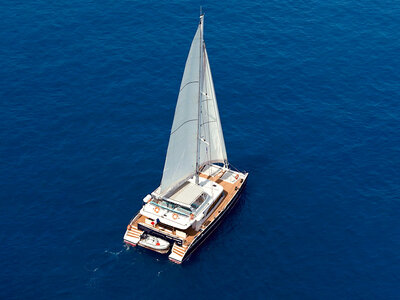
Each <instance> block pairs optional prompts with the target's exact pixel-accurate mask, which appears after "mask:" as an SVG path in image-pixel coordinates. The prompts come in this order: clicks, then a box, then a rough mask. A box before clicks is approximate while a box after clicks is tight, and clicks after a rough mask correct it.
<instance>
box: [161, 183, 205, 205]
mask: <svg viewBox="0 0 400 300" xmlns="http://www.w3.org/2000/svg"><path fill="white" fill-rule="evenodd" d="M202 194H203V189H202V188H201V187H200V186H198V185H197V184H194V183H192V182H189V181H188V182H186V183H184V184H183V185H181V186H180V187H179V189H178V190H176V191H175V192H174V193H173V194H172V195H171V196H169V197H168V200H172V202H175V203H176V204H180V205H183V206H187V207H190V205H191V204H192V203H193V202H195V201H196V200H197V199H198V198H199V197H200V196H201V195H202Z"/></svg>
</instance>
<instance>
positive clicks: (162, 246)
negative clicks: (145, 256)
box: [139, 234, 169, 251]
mask: <svg viewBox="0 0 400 300" xmlns="http://www.w3.org/2000/svg"><path fill="white" fill-rule="evenodd" d="M139 245H141V246H145V247H147V248H151V249H154V250H159V251H162V250H168V249H169V243H168V242H167V241H165V240H163V239H160V238H158V237H155V236H152V235H150V234H143V236H142V237H141V239H140V241H139Z"/></svg>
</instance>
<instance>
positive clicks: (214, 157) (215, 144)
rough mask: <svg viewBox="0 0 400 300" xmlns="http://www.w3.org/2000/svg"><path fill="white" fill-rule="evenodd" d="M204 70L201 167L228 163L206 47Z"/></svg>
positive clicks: (201, 106) (201, 116)
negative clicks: (209, 164)
mask: <svg viewBox="0 0 400 300" xmlns="http://www.w3.org/2000/svg"><path fill="white" fill-rule="evenodd" d="M203 70H204V71H203V74H204V75H203V84H202V93H201V98H200V99H201V100H200V101H201V105H200V109H201V113H200V163H199V165H200V166H201V165H205V164H207V163H225V162H226V161H227V156H226V149H225V141H224V135H223V133H222V126H221V120H220V117H219V112H218V105H217V98H216V96H215V90H214V83H213V80H212V75H211V69H210V63H209V61H208V55H207V51H206V48H205V46H204V63H203Z"/></svg>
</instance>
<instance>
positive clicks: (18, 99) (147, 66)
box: [0, 0, 400, 299]
mask: <svg viewBox="0 0 400 300" xmlns="http://www.w3.org/2000/svg"><path fill="white" fill-rule="evenodd" d="M53 2H54V1H53ZM53 2H52V1H44V0H37V1H2V2H0V208H1V209H0V241H1V247H0V258H1V259H0V298H2V299H14V298H15V299H17V298H18V299H21V298H27V299H32V298H43V299H54V298H61V299H71V298H95V297H96V298H100V299H110V298H113V299H119V298H134V299H137V298H139V299H151V298H156V297H157V298H159V297H162V298H165V299H177V298H178V299H184V298H185V299H191V298H208V299H217V298H239V297H240V298H242V297H251V298H255V299H265V298H266V299H343V298H351V299H372V298H373V299H376V298H379V299H399V298H400V255H399V253H400V171H399V169H400V136H399V132H400V104H399V103H400V102H399V101H400V72H399V70H400V58H399V53H400V2H398V1H386V0H383V1H373V0H366V1H350V0H327V1H275V0H274V1H247V2H242V1H235V0H232V1H212V2H211V1H207V2H203V3H199V2H198V1H165V2H163V1H127V0H121V1H107V0H102V1H85V0H83V1H82V0H81V1H76V0H69V1H64V0H60V1H55V2H54V3H53ZM200 4H203V8H204V10H205V13H206V15H205V39H206V43H207V48H208V54H209V58H210V63H211V68H212V71H213V77H214V83H215V88H216V92H217V98H218V103H219V109H220V113H221V119H222V125H223V129H224V133H225V142H226V145H227V151H228V158H229V160H230V162H231V163H232V164H233V165H234V166H236V167H238V168H241V169H244V170H246V171H248V172H249V173H250V177H249V181H248V184H247V187H246V190H245V191H244V193H243V196H242V198H241V200H240V202H239V203H238V205H237V206H236V207H235V209H234V210H233V212H232V214H231V215H230V216H229V217H228V218H227V219H225V222H224V223H223V224H222V225H221V226H220V227H219V229H218V230H217V231H216V232H215V233H214V234H213V235H212V236H211V237H210V239H209V240H208V241H207V242H206V243H205V244H204V245H203V247H202V248H201V249H199V250H198V251H197V252H196V253H195V254H194V255H193V256H192V257H191V258H190V260H189V261H187V262H186V263H185V264H183V265H175V264H173V263H171V262H170V261H168V259H167V257H164V256H159V255H155V254H153V253H150V252H149V251H146V250H144V249H130V250H127V249H125V248H124V246H123V243H122V237H123V233H124V231H125V228H126V225H127V224H128V222H129V220H130V219H131V217H132V216H133V215H134V214H135V213H136V212H137V211H138V210H139V209H140V207H141V199H142V198H143V196H145V195H146V194H147V193H149V192H150V191H152V190H153V189H154V188H155V187H157V186H158V184H159V182H160V179H161V172H162V168H163V163H164V157H165V152H166V147H167V143H168V135H169V130H170V126H171V122H172V118H173V112H174V108H175V103H176V98H177V93H178V89H179V84H180V80H181V76H182V71H183V67H184V63H185V60H186V55H187V53H188V49H189V46H190V42H191V39H192V37H193V35H194V32H195V30H196V26H197V22H198V10H199V5H200Z"/></svg>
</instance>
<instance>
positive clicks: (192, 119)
mask: <svg viewBox="0 0 400 300" xmlns="http://www.w3.org/2000/svg"><path fill="white" fill-rule="evenodd" d="M193 121H197V119H191V120H187V121H185V122H183V123H182V124H181V125H179V127H178V128H177V129H175V130H174V131H173V132H171V133H170V135H173V134H174V133H175V132H176V131H177V130H178V129H179V128H181V127H182V126H183V125H185V124H186V123H188V122H193Z"/></svg>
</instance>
